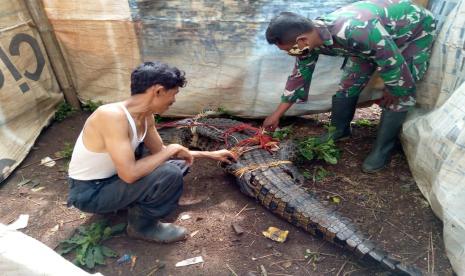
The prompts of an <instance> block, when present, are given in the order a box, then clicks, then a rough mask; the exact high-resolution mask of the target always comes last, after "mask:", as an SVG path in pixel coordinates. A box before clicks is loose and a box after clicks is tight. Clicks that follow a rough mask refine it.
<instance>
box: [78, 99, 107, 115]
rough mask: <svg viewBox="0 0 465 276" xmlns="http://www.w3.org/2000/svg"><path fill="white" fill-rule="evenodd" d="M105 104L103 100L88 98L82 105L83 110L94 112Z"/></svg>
mask: <svg viewBox="0 0 465 276" xmlns="http://www.w3.org/2000/svg"><path fill="white" fill-rule="evenodd" d="M101 105H103V102H102V101H92V100H87V101H86V102H85V103H84V104H83V105H82V110H84V111H87V112H94V111H95V110H96V109H97V108H99V106H101Z"/></svg>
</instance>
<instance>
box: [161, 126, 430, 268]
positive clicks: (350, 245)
mask: <svg viewBox="0 0 465 276" xmlns="http://www.w3.org/2000/svg"><path fill="white" fill-rule="evenodd" d="M240 124H242V122H240V121H237V120H232V119H227V118H205V117H203V118H199V119H191V118H188V119H183V120H180V121H176V122H175V124H174V125H173V124H170V126H175V127H174V128H166V127H162V128H161V129H159V133H160V136H161V137H162V139H163V140H164V141H165V142H170V143H178V144H182V145H184V146H186V147H189V148H198V149H200V150H217V149H221V148H227V147H229V148H230V147H232V146H234V145H237V144H238V143H239V142H240V141H244V139H247V138H250V137H251V136H252V135H254V133H253V132H252V131H250V130H245V131H242V132H234V133H230V134H231V135H227V136H226V135H225V132H226V131H227V130H230V129H231V128H234V126H237V125H240ZM295 152H296V150H295V144H294V143H292V142H287V143H281V144H280V150H279V151H278V152H270V151H268V150H265V149H262V148H258V147H256V148H254V149H252V150H249V151H247V152H244V153H243V154H241V155H240V157H239V158H238V160H237V162H234V163H231V164H223V165H222V167H223V169H224V170H225V171H226V172H227V173H230V174H234V175H235V176H236V182H237V184H238V185H239V187H240V190H241V192H242V193H244V194H246V195H247V196H250V197H252V198H254V199H256V200H257V201H258V202H260V203H261V204H262V205H263V206H264V207H265V208H266V209H268V210H269V211H271V212H272V213H274V214H276V215H278V216H279V217H281V218H282V219H284V220H287V221H288V222H290V223H291V224H293V225H294V226H297V227H300V228H302V229H303V230H305V231H306V232H309V233H310V234H312V235H314V236H316V237H318V238H322V239H324V240H327V241H329V242H332V243H333V244H335V245H337V246H339V247H342V248H345V249H347V250H349V251H351V252H353V253H354V254H355V255H356V256H357V257H358V258H359V260H360V262H361V263H364V264H368V265H381V267H382V268H384V269H385V270H386V271H388V272H390V273H392V274H394V275H422V272H421V270H419V269H418V268H416V267H415V266H413V265H408V264H405V263H402V262H400V261H399V260H397V259H395V258H394V257H392V256H391V255H390V254H388V253H387V252H385V251H384V250H382V249H380V248H379V247H378V246H376V245H375V244H374V243H373V242H372V241H370V240H369V239H368V238H367V237H366V235H364V234H363V233H362V232H361V231H360V230H358V229H357V227H356V226H355V225H354V224H353V223H352V222H351V220H350V219H349V218H346V217H344V216H342V215H341V214H339V213H338V212H337V211H335V210H334V209H331V208H329V207H327V206H326V205H325V204H323V203H321V202H320V201H319V200H318V199H317V197H316V196H315V195H314V194H312V193H309V192H307V191H306V190H305V189H304V188H302V184H303V182H304V178H303V176H302V175H301V174H300V173H299V171H298V170H297V168H296V167H295V165H293V164H292V162H288V161H289V160H295V157H296V154H295ZM280 161H281V162H280ZM282 161H286V162H282ZM273 162H274V164H275V165H274V166H262V167H258V168H257V164H271V163H273ZM251 166H255V169H254V170H247V168H250V167H251ZM244 168H246V169H245V170H244ZM241 169H242V173H241V174H240V175H238V173H237V172H238V171H241Z"/></svg>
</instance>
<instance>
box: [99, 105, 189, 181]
mask: <svg viewBox="0 0 465 276" xmlns="http://www.w3.org/2000/svg"><path fill="white" fill-rule="evenodd" d="M99 121H100V125H101V129H100V133H101V135H102V136H103V140H104V143H105V150H106V151H107V152H108V153H109V154H110V156H111V159H112V160H113V163H114V164H115V167H116V171H117V173H118V176H119V177H120V178H121V179H122V180H123V181H125V182H127V183H134V182H135V181H137V180H138V179H140V178H142V177H144V176H146V175H148V174H149V173H151V172H152V171H153V170H154V169H155V168H157V167H158V166H160V165H161V164H163V163H164V162H165V161H167V160H168V159H169V158H170V157H172V156H177V155H178V156H179V155H181V156H182V158H183V159H186V161H188V162H189V161H190V162H192V156H190V154H188V150H187V149H186V148H185V147H183V146H181V145H177V144H172V145H169V146H167V147H165V148H163V149H162V150H160V151H159V152H157V153H155V154H152V155H149V156H147V157H144V158H142V159H139V160H135V156H134V152H133V149H132V147H131V142H130V138H129V136H128V132H129V129H128V124H127V120H126V117H125V116H124V114H120V113H117V112H111V111H108V112H105V113H104V114H101V118H100V120H99ZM186 152H187V154H186ZM189 156H190V157H189Z"/></svg>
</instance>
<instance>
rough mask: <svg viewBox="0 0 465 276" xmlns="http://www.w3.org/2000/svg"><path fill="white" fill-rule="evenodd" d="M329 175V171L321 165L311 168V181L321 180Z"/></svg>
mask: <svg viewBox="0 0 465 276" xmlns="http://www.w3.org/2000/svg"><path fill="white" fill-rule="evenodd" d="M329 175H331V173H330V172H329V171H327V170H326V169H325V168H323V167H322V166H315V168H314V169H313V182H319V181H322V180H323V179H325V178H326V177H328V176H329Z"/></svg>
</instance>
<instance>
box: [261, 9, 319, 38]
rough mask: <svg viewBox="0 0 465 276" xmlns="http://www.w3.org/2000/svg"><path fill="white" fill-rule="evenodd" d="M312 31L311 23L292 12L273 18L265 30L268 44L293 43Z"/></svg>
mask: <svg viewBox="0 0 465 276" xmlns="http://www.w3.org/2000/svg"><path fill="white" fill-rule="evenodd" d="M313 29H314V25H313V22H312V21H311V20H310V19H308V18H305V17H303V16H301V15H298V14H296V13H292V12H282V13H280V14H279V15H278V16H276V17H275V18H273V19H272V20H271V22H270V25H268V28H267V29H266V40H267V41H268V43H270V44H275V45H276V44H288V43H294V42H295V40H296V38H297V37H298V36H299V35H301V34H304V33H307V32H311V31H313Z"/></svg>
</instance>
